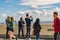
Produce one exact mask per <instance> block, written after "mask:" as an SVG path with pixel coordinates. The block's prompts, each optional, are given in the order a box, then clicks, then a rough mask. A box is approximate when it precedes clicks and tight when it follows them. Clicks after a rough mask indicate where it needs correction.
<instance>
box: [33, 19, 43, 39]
mask: <svg viewBox="0 0 60 40" xmlns="http://www.w3.org/2000/svg"><path fill="white" fill-rule="evenodd" d="M41 29H42V28H41V25H40V20H39V18H37V19H36V21H35V23H34V24H33V30H34V35H36V40H39V38H40V31H41Z"/></svg>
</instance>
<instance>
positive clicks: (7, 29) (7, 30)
mask: <svg viewBox="0 0 60 40" xmlns="http://www.w3.org/2000/svg"><path fill="white" fill-rule="evenodd" d="M8 32H9V27H6V37H7V38H8V37H9V35H8Z"/></svg>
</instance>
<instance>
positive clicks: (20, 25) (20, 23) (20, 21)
mask: <svg viewBox="0 0 60 40" xmlns="http://www.w3.org/2000/svg"><path fill="white" fill-rule="evenodd" d="M24 24H25V23H24V20H23V18H22V17H21V18H20V20H19V21H18V37H19V38H20V31H22V37H24Z"/></svg>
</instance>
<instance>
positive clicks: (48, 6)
mask: <svg viewBox="0 0 60 40" xmlns="http://www.w3.org/2000/svg"><path fill="white" fill-rule="evenodd" d="M53 7H54V6H50V5H47V6H41V7H39V8H53Z"/></svg>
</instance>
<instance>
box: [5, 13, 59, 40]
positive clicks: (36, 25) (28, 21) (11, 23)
mask: <svg viewBox="0 0 60 40" xmlns="http://www.w3.org/2000/svg"><path fill="white" fill-rule="evenodd" d="M53 17H54V25H53V27H54V40H57V37H58V36H59V35H58V34H59V33H60V19H59V17H58V13H57V12H54V13H53ZM32 21H33V17H32V16H29V14H26V18H25V22H24V20H23V18H22V17H21V18H20V20H19V21H18V37H19V38H20V31H22V37H24V24H26V38H29V39H30V38H31V37H30V31H31V22H32ZM6 26H7V27H6V28H7V32H6V37H8V36H10V40H12V37H13V38H16V37H15V36H14V34H13V33H14V18H13V17H9V16H8V17H7V19H6ZM41 29H42V28H41V25H40V19H39V18H37V19H36V21H35V22H34V24H33V34H34V35H36V40H39V39H40V31H41ZM57 35H58V36H57Z"/></svg>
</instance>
